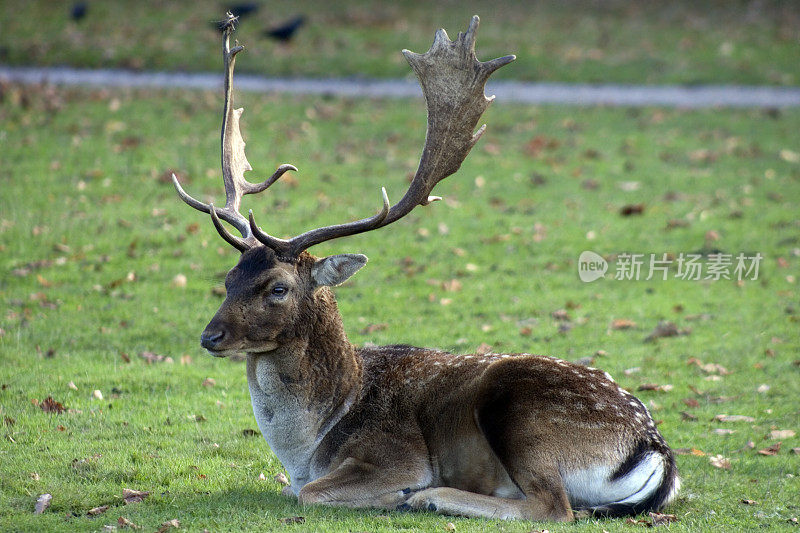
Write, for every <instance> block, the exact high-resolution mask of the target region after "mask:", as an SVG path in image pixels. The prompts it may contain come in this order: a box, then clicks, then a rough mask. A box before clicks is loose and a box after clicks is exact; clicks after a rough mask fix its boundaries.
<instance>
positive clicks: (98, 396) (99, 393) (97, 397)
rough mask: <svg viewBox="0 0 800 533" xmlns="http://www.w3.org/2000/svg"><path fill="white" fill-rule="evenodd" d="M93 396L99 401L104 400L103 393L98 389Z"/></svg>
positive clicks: (93, 392)
mask: <svg viewBox="0 0 800 533" xmlns="http://www.w3.org/2000/svg"><path fill="white" fill-rule="evenodd" d="M92 396H94V397H95V398H96V399H98V400H102V399H103V393H102V392H100V391H99V390H98V389H95V390H93V391H92Z"/></svg>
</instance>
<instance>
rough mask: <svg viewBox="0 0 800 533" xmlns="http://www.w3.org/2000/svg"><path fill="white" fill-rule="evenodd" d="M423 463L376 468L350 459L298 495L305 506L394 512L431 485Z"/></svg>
mask: <svg viewBox="0 0 800 533" xmlns="http://www.w3.org/2000/svg"><path fill="white" fill-rule="evenodd" d="M429 479H430V474H429V472H428V468H427V466H426V464H425V463H424V462H423V461H416V462H411V463H402V464H401V463H398V464H392V465H380V466H379V465H373V464H369V463H366V462H363V461H360V460H357V459H353V458H352V457H351V458H348V459H346V460H345V461H344V462H343V463H342V464H341V465H339V467H337V468H336V469H335V470H333V471H332V472H330V473H328V474H327V475H325V476H322V477H321V478H319V479H317V480H315V481H312V482H311V483H309V484H307V485H305V486H304V487H303V488H302V489H301V490H300V494H299V495H298V500H299V502H300V503H302V504H304V505H305V504H314V503H321V504H326V505H339V506H344V507H375V508H381V509H395V508H396V507H397V506H398V505H400V504H402V503H404V502H405V501H406V499H408V496H409V495H410V494H411V493H412V492H413V491H416V490H419V489H421V488H424V486H425V485H427V484H428V483H429Z"/></svg>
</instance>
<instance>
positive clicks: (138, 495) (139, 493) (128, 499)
mask: <svg viewBox="0 0 800 533" xmlns="http://www.w3.org/2000/svg"><path fill="white" fill-rule="evenodd" d="M148 496H150V493H149V492H147V491H146V490H133V489H122V499H123V500H124V501H125V503H126V504H129V503H139V502H140V501H142V500H144V499H145V498H147V497H148Z"/></svg>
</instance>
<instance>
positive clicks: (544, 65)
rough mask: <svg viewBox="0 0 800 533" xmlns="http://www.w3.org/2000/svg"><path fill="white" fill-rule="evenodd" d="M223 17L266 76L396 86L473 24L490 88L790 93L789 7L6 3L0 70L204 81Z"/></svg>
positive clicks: (771, 0)
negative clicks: (411, 55) (507, 84)
mask: <svg viewBox="0 0 800 533" xmlns="http://www.w3.org/2000/svg"><path fill="white" fill-rule="evenodd" d="M226 10H231V11H233V12H234V14H238V15H239V17H240V25H239V30H238V33H237V38H238V39H239V40H241V41H242V42H244V43H246V44H247V46H248V48H249V49H250V50H251V51H252V53H251V54H249V55H248V60H247V62H246V64H242V65H241V66H240V67H239V70H240V71H241V72H250V73H257V74H260V75H265V76H313V77H339V76H343V77H354V76H361V77H367V78H370V77H377V78H382V77H405V76H408V75H409V74H408V72H409V71H408V68H407V65H406V64H405V61H404V59H403V57H402V55H401V54H400V53H399V51H400V50H401V49H403V48H410V49H412V50H415V51H423V50H425V49H427V47H428V46H429V44H430V39H431V35H432V34H433V31H434V30H435V29H437V28H438V27H445V28H448V29H450V30H451V32H455V31H457V29H460V28H464V27H466V24H467V22H468V21H469V17H470V16H471V15H472V14H478V15H480V16H481V17H482V20H483V21H484V24H483V28H482V30H481V36H480V39H481V47H480V53H481V54H482V56H483V57H482V59H486V58H489V57H496V56H498V55H502V54H505V53H508V52H509V51H513V52H514V53H516V54H517V57H518V59H517V62H516V63H515V64H514V66H513V67H511V68H507V69H503V70H501V71H500V72H499V73H498V75H497V77H498V78H504V77H505V78H513V79H520V80H531V81H553V82H619V83H631V84H709V83H733V84H748V85H762V84H765V85H798V84H800V61H798V59H800V3H798V2H796V1H789V0H787V1H781V0H725V1H722V0H720V1H714V0H707V1H691V0H674V1H669V2H659V1H643V2H631V1H623V0H568V1H553V0H547V1H537V2H497V1H483V0H466V1H463V0H459V1H453V0H441V1H437V2H428V1H419V0H398V1H394V2H367V1H363V0H362V1H358V0H356V1H349V2H321V1H316V2H315V1H310V0H297V1H288V0H283V1H270V2H266V1H257V0H254V1H249V2H248V1H242V2H230V3H224V2H219V1H216V0H199V1H186V0H184V1H176V2H165V3H162V2H142V1H126V0H118V1H103V2H101V1H90V0H80V1H68V2H64V1H49V0H32V1H26V2H14V1H4V2H2V3H0V20H2V22H3V30H2V32H0V64H6V65H70V66H73V67H87V68H98V67H104V68H124V69H134V70H142V69H145V70H150V69H154V70H179V71H214V70H217V68H218V59H219V58H218V48H219V42H218V38H217V35H216V32H217V28H216V23H215V21H217V20H220V19H221V18H222V15H223V14H224V13H225V11H226ZM451 37H453V35H451Z"/></svg>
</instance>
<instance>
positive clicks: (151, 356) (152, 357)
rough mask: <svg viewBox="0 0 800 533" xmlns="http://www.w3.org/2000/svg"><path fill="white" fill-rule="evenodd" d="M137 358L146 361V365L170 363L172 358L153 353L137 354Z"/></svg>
mask: <svg viewBox="0 0 800 533" xmlns="http://www.w3.org/2000/svg"><path fill="white" fill-rule="evenodd" d="M139 357H141V358H142V359H144V360H145V361H147V363H148V364H152V363H172V362H173V360H172V357H169V356H166V355H158V354H156V353H153V352H142V353H140V354H139Z"/></svg>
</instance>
